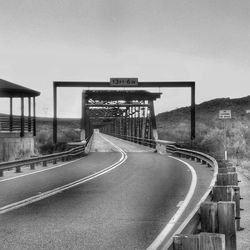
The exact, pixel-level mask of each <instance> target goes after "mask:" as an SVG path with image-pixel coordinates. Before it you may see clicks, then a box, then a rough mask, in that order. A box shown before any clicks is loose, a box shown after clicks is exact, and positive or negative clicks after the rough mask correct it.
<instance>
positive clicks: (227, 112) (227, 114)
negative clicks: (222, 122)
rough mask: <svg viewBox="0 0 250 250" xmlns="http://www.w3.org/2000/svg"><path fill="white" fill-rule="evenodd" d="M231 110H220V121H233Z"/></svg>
mask: <svg viewBox="0 0 250 250" xmlns="http://www.w3.org/2000/svg"><path fill="white" fill-rule="evenodd" d="M231 118H232V115H231V110H220V111H219V119H231Z"/></svg>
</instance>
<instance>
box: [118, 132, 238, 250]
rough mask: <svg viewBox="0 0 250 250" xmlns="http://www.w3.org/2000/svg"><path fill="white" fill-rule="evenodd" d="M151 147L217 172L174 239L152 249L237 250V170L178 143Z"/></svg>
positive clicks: (155, 142) (155, 143)
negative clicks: (178, 145) (181, 146)
mask: <svg viewBox="0 0 250 250" xmlns="http://www.w3.org/2000/svg"><path fill="white" fill-rule="evenodd" d="M114 136H116V137H119V138H122V139H126V140H131V141H134V142H137V143H139V144H142V141H143V140H145V139H142V138H137V137H130V136H122V135H114ZM148 144H149V145H150V146H151V147H156V149H157V151H158V152H160V153H163V152H164V151H165V152H168V153H171V154H173V155H174V156H176V157H179V158H186V159H188V160H191V161H195V162H196V163H199V164H202V165H206V166H207V167H210V168H213V169H214V174H213V178H212V180H211V182H210V185H209V188H208V189H207V191H206V193H205V194H204V195H203V196H202V198H201V199H200V201H199V202H198V203H197V204H196V206H195V207H194V209H193V210H192V212H191V213H190V214H189V215H188V216H187V218H186V219H185V220H184V222H183V223H182V224H181V225H180V226H179V227H178V229H177V230H176V231H175V232H174V234H173V237H172V238H171V239H170V240H168V239H164V238H161V237H160V240H159V241H157V242H156V243H155V242H153V243H152V244H151V245H150V246H149V248H148V250H155V249H157V250H158V249H168V250H172V249H174V250H175V249H178V250H185V249H192V250H203V249H214V250H225V249H226V250H236V249H237V247H236V230H238V231H239V230H242V228H241V227H240V211H241V210H242V209H241V208H240V200H241V199H242V198H241V197H240V189H239V187H238V182H239V181H238V177H237V173H236V168H235V167H232V166H231V164H227V163H225V162H221V163H220V165H219V164H218V162H217V161H216V160H215V158H213V157H211V156H209V155H207V154H204V153H201V152H198V151H194V150H190V149H185V148H180V147H177V146H176V145H173V144H174V142H168V141H162V140H149V141H148ZM143 145H145V144H143ZM163 149H164V150H163ZM168 237H169V236H168Z"/></svg>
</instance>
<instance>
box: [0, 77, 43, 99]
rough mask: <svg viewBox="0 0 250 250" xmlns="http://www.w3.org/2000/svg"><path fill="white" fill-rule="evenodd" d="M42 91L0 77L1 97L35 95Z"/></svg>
mask: <svg viewBox="0 0 250 250" xmlns="http://www.w3.org/2000/svg"><path fill="white" fill-rule="evenodd" d="M39 95H40V92H38V91H35V90H33V89H29V88H26V87H23V86H21V85H18V84H15V83H12V82H8V81H5V80H3V79H0V97H35V96H39Z"/></svg>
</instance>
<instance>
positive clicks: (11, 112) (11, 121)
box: [9, 97, 13, 132]
mask: <svg viewBox="0 0 250 250" xmlns="http://www.w3.org/2000/svg"><path fill="white" fill-rule="evenodd" d="M9 129H10V132H12V131H13V98H12V97H10V128H9Z"/></svg>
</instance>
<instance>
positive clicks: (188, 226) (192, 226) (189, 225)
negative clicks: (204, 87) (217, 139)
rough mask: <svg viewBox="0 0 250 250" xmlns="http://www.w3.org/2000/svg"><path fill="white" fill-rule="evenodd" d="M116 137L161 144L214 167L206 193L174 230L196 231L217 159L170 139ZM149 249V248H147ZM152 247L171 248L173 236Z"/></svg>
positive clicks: (178, 155)
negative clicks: (179, 145)
mask: <svg viewBox="0 0 250 250" xmlns="http://www.w3.org/2000/svg"><path fill="white" fill-rule="evenodd" d="M113 135H114V136H116V137H119V138H122V139H125V140H129V141H133V142H135V143H139V144H143V145H145V146H150V147H154V148H155V147H156V146H157V145H158V146H159V145H160V146H163V147H165V149H166V152H168V153H171V154H173V155H174V156H177V157H180V158H186V159H189V160H192V161H195V162H198V163H200V164H203V165H207V167H210V168H213V169H214V174H213V178H212V180H211V182H210V186H209V188H208V189H207V191H206V193H205V194H204V195H203V196H202V198H201V199H200V201H199V202H198V203H197V204H196V206H195V207H194V209H193V210H192V212H191V213H190V214H189V216H188V217H187V218H186V219H185V221H184V222H183V223H182V224H181V225H180V226H179V228H178V229H177V230H176V232H175V233H174V234H193V233H196V232H197V231H198V228H199V227H200V221H201V218H200V207H201V204H202V203H203V202H205V201H212V190H213V187H214V186H215V184H216V179H217V174H218V163H217V161H216V160H215V159H214V158H213V157H211V156H209V155H207V154H204V153H201V152H198V151H194V150H190V149H185V148H180V147H177V146H176V145H174V144H175V142H172V141H163V140H151V139H146V140H145V139H143V138H138V137H132V136H123V135H119V134H113ZM149 249H150V248H149ZM154 249H168V250H171V249H173V238H172V239H170V240H169V241H167V242H166V240H165V239H163V241H162V242H160V244H159V246H158V247H157V248H154Z"/></svg>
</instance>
